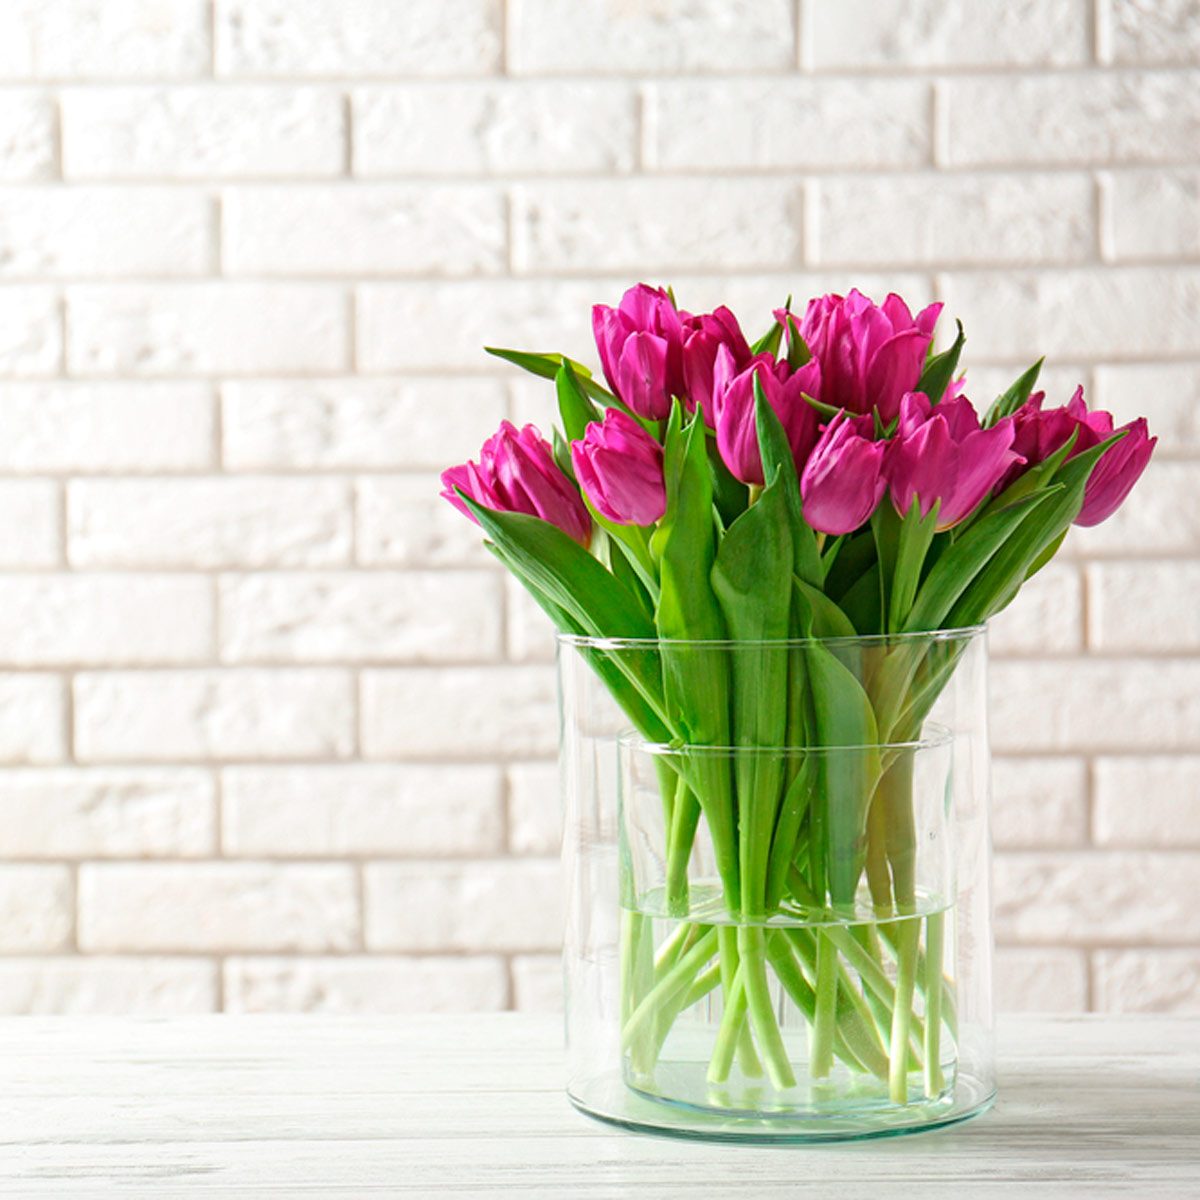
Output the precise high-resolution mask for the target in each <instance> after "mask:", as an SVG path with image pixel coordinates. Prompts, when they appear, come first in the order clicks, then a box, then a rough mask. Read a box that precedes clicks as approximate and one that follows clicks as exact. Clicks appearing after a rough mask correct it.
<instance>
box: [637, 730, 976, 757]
mask: <svg viewBox="0 0 1200 1200" xmlns="http://www.w3.org/2000/svg"><path fill="white" fill-rule="evenodd" d="M953 741H954V731H953V730H951V729H950V728H948V727H947V726H945V725H942V724H940V723H939V722H935V721H929V722H927V723H926V725H925V729H924V731H923V733H922V736H921V737H918V738H913V739H911V740H909V741H899V742H863V743H861V744H858V745H849V746H838V745H820V744H818V745H809V746H707V745H699V744H693V743H691V742H682V743H679V744H678V745H676V744H675V743H673V742H648V741H646V739H645V738H643V737H642V736H641V734H639V733H637V732H636V731H635V730H626V731H625V732H624V733H620V734H618V735H617V737H616V743H617V746H618V747H619V748H620V749H621V750H623V751H624V752H625V753H627V754H628V753H636V754H649V755H653V756H654V757H657V758H683V757H693V758H695V757H699V758H742V757H744V756H746V755H759V754H764V755H772V756H778V755H781V754H788V755H790V754H795V755H801V754H844V753H851V752H854V751H865V750H872V751H888V750H893V751H894V750H938V749H941V748H942V747H944V746H949V745H951V744H952V743H953Z"/></svg>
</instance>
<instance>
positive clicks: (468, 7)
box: [216, 0, 501, 79]
mask: <svg viewBox="0 0 1200 1200" xmlns="http://www.w3.org/2000/svg"><path fill="white" fill-rule="evenodd" d="M500 27H501V6H500V3H499V0H412V2H409V3H406V4H405V6H404V12H403V18H402V19H401V18H400V15H399V14H398V13H397V11H396V8H395V6H394V5H393V4H392V3H391V0H357V2H356V3H355V4H353V5H342V4H330V3H328V0H217V3H216V35H217V46H216V59H217V71H218V73H219V74H222V75H265V76H280V75H282V76H289V75H300V76H306V75H348V74H349V75H353V76H355V77H356V78H359V79H361V78H363V77H364V76H366V77H369V76H372V75H385V76H387V75H480V74H490V73H492V72H493V71H495V70H496V69H497V68H498V67H499V65H500Z"/></svg>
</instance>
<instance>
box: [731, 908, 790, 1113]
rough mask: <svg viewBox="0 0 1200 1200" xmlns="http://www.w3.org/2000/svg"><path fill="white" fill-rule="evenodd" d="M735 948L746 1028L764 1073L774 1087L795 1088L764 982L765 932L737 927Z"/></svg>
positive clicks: (765, 974) (765, 980) (752, 928)
mask: <svg viewBox="0 0 1200 1200" xmlns="http://www.w3.org/2000/svg"><path fill="white" fill-rule="evenodd" d="M738 951H739V952H740V954H741V958H742V971H743V974H744V977H745V985H746V1005H747V1008H748V1010H749V1016H750V1027H751V1028H752V1029H753V1030H754V1037H755V1040H756V1041H757V1042H758V1046H759V1049H760V1050H761V1051H762V1056H763V1059H764V1061H765V1063H766V1068H767V1075H768V1076H769V1077H770V1080H771V1082H772V1083H773V1084H774V1085H775V1087H777V1088H780V1089H782V1088H790V1087H795V1086H796V1076H795V1074H794V1073H793V1072H792V1064H791V1063H790V1062H789V1061H788V1054H787V1047H786V1046H785V1045H784V1044H783V1035H782V1034H781V1033H780V1031H779V1022H778V1021H776V1019H775V1009H774V1006H773V1005H772V1003H771V992H770V988H769V986H768V984H767V957H766V933H765V931H764V929H763V927H762V926H761V925H742V926H739V928H738Z"/></svg>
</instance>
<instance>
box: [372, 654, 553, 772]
mask: <svg viewBox="0 0 1200 1200" xmlns="http://www.w3.org/2000/svg"><path fill="white" fill-rule="evenodd" d="M362 706H363V708H362V742H363V755H364V756H365V757H367V758H425V757H432V756H437V755H446V754H449V755H454V756H455V757H462V758H477V757H480V756H484V755H512V756H524V757H531V756H532V757H537V756H539V755H540V756H543V757H546V756H549V755H551V754H553V753H554V751H555V748H556V744H557V738H558V718H557V715H556V711H555V687H554V671H553V669H552V668H550V667H548V666H537V667H507V666H506V667H440V668H436V669H421V668H409V669H396V670H390V671H364V672H363V678H362ZM416 712H419V713H420V714H421V720H420V722H418V723H414V722H412V721H409V720H405V719H398V714H405V713H416Z"/></svg>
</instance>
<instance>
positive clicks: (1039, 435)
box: [1004, 387, 1158, 525]
mask: <svg viewBox="0 0 1200 1200" xmlns="http://www.w3.org/2000/svg"><path fill="white" fill-rule="evenodd" d="M1044 400H1045V393H1044V392H1035V393H1034V395H1032V396H1030V397H1029V399H1028V400H1026V401H1025V403H1024V404H1023V405H1021V407H1020V408H1019V409H1017V411H1016V412H1015V413H1014V414H1013V424H1014V427H1015V430H1016V437H1015V440H1014V442H1013V449H1014V450H1016V451H1018V452H1019V453H1020V454H1021V455H1023V456H1024V458H1025V460H1026V462H1027V466H1026V467H1024V468H1022V467H1020V466H1018V467H1014V468H1012V469H1011V470H1010V471H1009V472H1008V474H1007V475H1006V477H1005V479H1004V486H1007V485H1008V484H1010V483H1011V482H1012V481H1013V480H1014V479H1016V478H1017V476H1019V475H1020V474H1021V472H1022V471H1023V470H1027V469H1028V467H1032V466H1036V465H1037V464H1038V463H1041V462H1044V461H1045V460H1046V459H1047V458H1049V457H1050V455H1052V454H1053V453H1054V452H1055V451H1056V450H1058V449H1060V448H1061V447H1062V446H1063V445H1064V443H1065V442H1066V441H1067V439H1068V438H1069V437H1070V436H1071V435H1072V434H1074V435H1075V443H1074V445H1073V446H1072V447H1071V453H1070V456H1069V457H1071V458H1074V457H1075V455H1076V454H1079V453H1081V452H1082V451H1084V450H1088V449H1090V448H1091V447H1093V446H1098V445H1099V444H1100V443H1101V442H1103V441H1106V440H1107V439H1108V438H1110V437H1111V436H1112V435H1113V433H1114V432H1116V431H1115V430H1114V428H1113V419H1112V413H1109V412H1105V411H1104V410H1103V409H1094V410H1089V409H1088V406H1087V404H1086V402H1085V401H1084V398H1083V388H1082V387H1078V388H1076V389H1075V394H1074V395H1073V396H1072V397H1071V399H1070V400H1069V401H1067V403H1066V404H1065V405H1063V406H1062V407H1060V408H1049V409H1044V408H1043V407H1042V404H1043V402H1044ZM1121 430H1122V431H1124V432H1125V436H1124V437H1123V438H1122V439H1121V440H1120V441H1119V442H1117V443H1116V444H1115V445H1113V446H1110V447H1109V448H1108V449H1107V450H1106V451H1105V452H1104V454H1102V455H1101V457H1100V461H1099V462H1098V463H1096V465H1095V466H1094V467H1093V468H1092V473H1091V475H1090V476H1089V477H1088V482H1087V488H1086V490H1085V492H1084V498H1083V508H1082V509H1081V510H1080V513H1079V515H1078V516H1077V517H1076V518H1075V524H1076V525H1098V524H1099V523H1100V522H1101V521H1104V520H1107V519H1108V518H1109V517H1110V516H1112V514H1113V513H1114V512H1116V510H1117V509H1118V508H1119V507H1120V505H1121V504H1122V503H1123V501H1124V500H1125V497H1126V496H1128V495H1129V492H1130V490H1131V489H1132V487H1133V485H1134V484H1135V483H1137V481H1138V479H1139V478H1140V477H1141V474H1142V472H1143V471H1144V470H1145V469H1146V465H1147V463H1149V461H1150V456H1151V455H1152V454H1153V453H1154V447H1155V445H1156V443H1157V442H1158V439H1157V438H1152V437H1150V436H1149V429H1148V428H1147V425H1146V421H1145V419H1144V418H1141V417H1139V418H1138V419H1137V420H1136V421H1130V422H1129V423H1128V424H1125V425H1122V426H1121Z"/></svg>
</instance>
